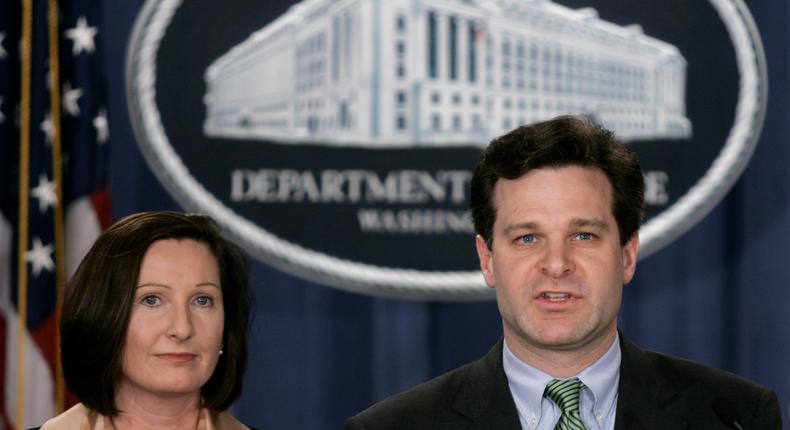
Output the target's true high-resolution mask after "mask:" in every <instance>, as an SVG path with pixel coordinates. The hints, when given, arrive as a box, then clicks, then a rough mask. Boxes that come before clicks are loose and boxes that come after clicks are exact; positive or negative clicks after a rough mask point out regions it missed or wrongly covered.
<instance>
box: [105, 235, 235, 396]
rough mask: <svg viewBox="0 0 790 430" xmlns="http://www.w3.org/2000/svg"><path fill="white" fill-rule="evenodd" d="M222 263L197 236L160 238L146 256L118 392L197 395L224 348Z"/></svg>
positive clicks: (123, 394)
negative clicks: (195, 237)
mask: <svg viewBox="0 0 790 430" xmlns="http://www.w3.org/2000/svg"><path fill="white" fill-rule="evenodd" d="M224 320H225V313H224V307H223V303H222V288H221V285H220V275H219V267H218V264H217V260H216V258H214V255H213V254H212V253H211V250H210V249H209V248H208V246H206V245H205V244H203V243H200V242H197V241H194V240H189V239H185V240H174V239H168V240H160V241H157V242H154V243H153V244H152V245H151V246H150V247H149V248H148V250H147V251H146V253H145V255H144V256H143V261H142V265H141V266H140V277H139V280H138V283H137V291H136V293H135V299H134V303H133V305H132V312H131V317H130V319H129V328H128V330H127V332H126V342H125V345H124V352H123V367H122V372H123V374H122V377H121V381H120V384H119V387H118V389H117V390H116V393H117V394H116V396H126V395H134V396H136V395H137V394H153V395H157V396H162V397H164V396H166V397H172V395H174V394H184V395H196V394H198V393H199V392H200V387H201V386H203V384H205V383H206V381H208V379H209V378H210V377H211V374H212V373H213V372H214V368H215V367H216V365H217V360H218V359H219V356H220V349H222V332H223V326H224Z"/></svg>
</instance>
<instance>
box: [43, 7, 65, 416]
mask: <svg viewBox="0 0 790 430" xmlns="http://www.w3.org/2000/svg"><path fill="white" fill-rule="evenodd" d="M47 27H48V33H49V70H50V76H51V77H52V82H50V84H51V86H52V88H51V90H50V92H49V106H50V111H51V115H52V124H53V133H52V180H53V181H54V182H55V195H56V196H57V199H56V200H57V201H56V203H55V207H54V210H55V339H53V341H54V342H55V357H54V358H55V366H54V367H55V369H54V370H55V411H56V413H58V414H60V413H61V412H63V409H64V402H65V396H66V390H65V383H64V381H63V366H62V365H61V362H60V314H61V311H62V310H63V293H64V288H65V283H66V282H65V281H66V280H65V267H66V258H65V243H64V238H63V219H64V217H63V204H64V203H65V201H64V200H63V164H62V156H61V155H62V154H63V152H62V150H61V136H62V133H61V121H60V115H61V110H60V105H61V96H60V88H61V86H60V52H59V39H60V37H59V36H60V32H59V30H58V1H57V0H49V4H48V5H47Z"/></svg>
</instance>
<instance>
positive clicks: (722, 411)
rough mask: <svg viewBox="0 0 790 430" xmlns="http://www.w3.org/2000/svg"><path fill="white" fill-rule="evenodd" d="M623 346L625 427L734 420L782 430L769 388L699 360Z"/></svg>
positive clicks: (621, 418)
mask: <svg viewBox="0 0 790 430" xmlns="http://www.w3.org/2000/svg"><path fill="white" fill-rule="evenodd" d="M626 342H627V341H626ZM621 344H622V345H623V347H624V348H623V363H622V365H621V373H620V393H619V394H620V400H619V401H618V410H617V415H618V420H619V421H622V422H623V423H624V424H625V425H627V424H629V423H633V422H642V423H644V422H655V421H661V420H664V421H665V422H666V423H667V425H665V426H664V427H665V428H671V427H672V425H674V424H677V423H678V422H687V423H688V425H689V428H719V427H717V426H721V425H722V424H724V425H732V423H734V422H740V423H741V425H742V426H743V427H744V428H747V427H748V428H765V429H779V428H781V412H780V410H779V403H778V401H777V397H776V394H775V393H774V392H773V391H772V390H770V389H768V388H766V387H763V386H761V385H759V384H757V383H755V382H752V381H749V380H747V379H745V378H743V377H741V376H738V375H736V374H734V373H730V372H727V371H725V370H721V369H716V368H714V367H711V366H708V365H705V364H702V363H699V362H695V361H691V360H688V359H685V358H680V357H675V356H671V355H667V354H663V353H659V352H654V351H648V350H642V349H639V348H636V347H634V346H633V345H632V344H631V345H626V344H625V343H621ZM646 420H647V421H646ZM672 420H676V421H672ZM669 423H674V424H672V425H670V424H669ZM632 427H636V426H632ZM621 428H629V427H628V426H624V427H621ZM728 428H729V427H728Z"/></svg>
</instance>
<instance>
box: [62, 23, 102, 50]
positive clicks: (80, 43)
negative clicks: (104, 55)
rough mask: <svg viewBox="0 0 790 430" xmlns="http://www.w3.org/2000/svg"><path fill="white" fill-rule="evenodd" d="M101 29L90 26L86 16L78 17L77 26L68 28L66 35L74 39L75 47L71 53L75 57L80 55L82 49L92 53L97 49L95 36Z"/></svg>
mask: <svg viewBox="0 0 790 430" xmlns="http://www.w3.org/2000/svg"><path fill="white" fill-rule="evenodd" d="M98 32H99V30H97V29H96V27H88V21H87V20H86V19H85V17H84V16H81V17H79V19H77V26H76V27H74V28H70V29H68V30H66V37H68V38H69V39H71V40H73V41H74V47H73V48H72V50H71V54H72V55H74V56H75V57H76V56H77V55H80V52H82V51H88V52H89V53H92V52H93V51H94V50H95V49H96V45H94V43H93V38H94V37H95V36H96V33H98Z"/></svg>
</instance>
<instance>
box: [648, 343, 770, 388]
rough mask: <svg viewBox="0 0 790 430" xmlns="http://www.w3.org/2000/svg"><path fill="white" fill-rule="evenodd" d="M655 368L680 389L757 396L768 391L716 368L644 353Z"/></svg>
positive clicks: (672, 357) (677, 358)
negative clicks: (734, 391) (720, 390)
mask: <svg viewBox="0 0 790 430" xmlns="http://www.w3.org/2000/svg"><path fill="white" fill-rule="evenodd" d="M644 353H645V355H646V356H647V357H648V358H649V359H650V362H651V363H652V364H653V366H654V367H655V368H656V369H657V370H659V371H660V372H661V373H662V374H663V375H664V376H666V378H667V379H668V380H669V381H670V382H672V383H673V384H675V385H677V386H678V387H686V388H689V387H694V386H701V387H707V388H708V389H710V388H720V389H728V390H729V389H732V390H737V391H739V392H744V393H751V394H752V395H757V394H759V393H761V392H763V391H766V390H767V389H766V388H765V387H763V386H761V385H759V384H757V383H755V382H752V381H750V380H748V379H746V378H743V377H742V376H739V375H736V374H734V373H731V372H728V371H726V370H722V369H717V368H715V367H712V366H709V365H706V364H703V363H700V362H697V361H692V360H689V359H685V358H681V357H675V356H672V355H668V354H663V353H660V352H655V351H649V350H645V351H644Z"/></svg>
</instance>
